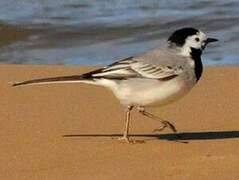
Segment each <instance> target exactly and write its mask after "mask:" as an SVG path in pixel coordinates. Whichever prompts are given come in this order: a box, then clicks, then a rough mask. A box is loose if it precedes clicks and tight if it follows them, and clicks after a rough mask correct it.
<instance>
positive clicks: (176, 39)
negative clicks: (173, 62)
mask: <svg viewBox="0 0 239 180" xmlns="http://www.w3.org/2000/svg"><path fill="white" fill-rule="evenodd" d="M198 32H199V30H197V29H195V28H191V27H186V28H182V29H178V30H176V31H175V32H174V33H173V34H172V35H171V36H170V37H169V38H168V42H169V43H170V45H171V44H172V43H174V44H175V45H176V46H179V47H182V46H183V45H184V43H185V40H186V39H187V37H188V36H192V35H195V34H197V33H198Z"/></svg>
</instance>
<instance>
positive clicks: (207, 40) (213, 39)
mask: <svg viewBox="0 0 239 180" xmlns="http://www.w3.org/2000/svg"><path fill="white" fill-rule="evenodd" d="M216 41H218V39H215V38H207V39H206V44H208V43H212V42H216Z"/></svg>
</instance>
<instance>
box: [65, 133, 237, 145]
mask: <svg viewBox="0 0 239 180" xmlns="http://www.w3.org/2000/svg"><path fill="white" fill-rule="evenodd" d="M120 136H122V134H67V135H63V137H66V138H89V137H95V138H105V137H111V138H117V137H120ZM130 137H136V138H137V137H140V138H142V139H144V140H146V141H147V140H168V141H182V142H184V143H187V142H185V141H192V140H219V139H232V138H239V131H213V132H210V131H208V132H180V133H176V134H174V133H173V134H130Z"/></svg>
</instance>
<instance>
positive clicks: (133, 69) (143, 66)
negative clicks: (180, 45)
mask: <svg viewBox="0 0 239 180" xmlns="http://www.w3.org/2000/svg"><path fill="white" fill-rule="evenodd" d="M182 72H183V68H182V66H177V65H174V66H171V65H159V64H158V65H153V64H151V63H148V62H144V61H140V60H139V59H137V57H136V58H134V57H129V58H126V59H122V60H120V61H117V62H115V63H113V64H110V65H109V66H106V67H104V68H101V69H98V70H96V71H92V72H89V73H86V74H83V75H82V77H83V78H107V79H128V78H134V77H141V78H149V79H159V80H165V79H171V78H173V77H176V76H178V75H179V74H180V73H182Z"/></svg>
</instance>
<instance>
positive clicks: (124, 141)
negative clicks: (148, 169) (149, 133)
mask: <svg viewBox="0 0 239 180" xmlns="http://www.w3.org/2000/svg"><path fill="white" fill-rule="evenodd" d="M117 140H118V141H119V142H122V143H128V144H137V143H145V141H144V140H136V139H130V138H129V137H125V136H123V137H120V138H118V139H117Z"/></svg>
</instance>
